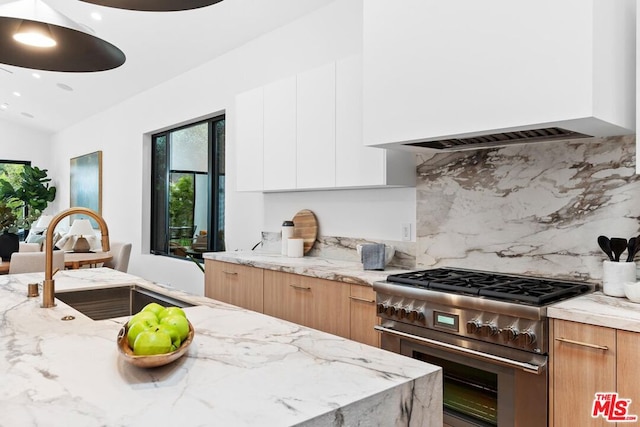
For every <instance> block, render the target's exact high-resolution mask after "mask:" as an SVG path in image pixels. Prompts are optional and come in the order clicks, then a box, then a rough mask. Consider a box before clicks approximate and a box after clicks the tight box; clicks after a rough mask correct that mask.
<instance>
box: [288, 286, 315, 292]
mask: <svg viewBox="0 0 640 427" xmlns="http://www.w3.org/2000/svg"><path fill="white" fill-rule="evenodd" d="M289 286H291V287H292V288H293V289H299V290H301V291H310V290H311V288H309V287H306V286H298V285H289Z"/></svg>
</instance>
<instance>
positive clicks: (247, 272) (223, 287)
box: [204, 259, 264, 313]
mask: <svg viewBox="0 0 640 427" xmlns="http://www.w3.org/2000/svg"><path fill="white" fill-rule="evenodd" d="M204 295H205V296H206V297H209V298H213V299H216V300H218V301H222V302H226V303H229V304H233V305H237V306H238V307H242V308H246V309H248V310H253V311H258V312H260V313H262V312H263V310H264V303H263V301H264V297H263V295H264V291H263V279H262V269H261V268H255V267H248V266H245V265H240V264H232V263H228V262H221V261H214V260H210V259H207V260H205V287H204Z"/></svg>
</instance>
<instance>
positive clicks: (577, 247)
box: [416, 136, 640, 282]
mask: <svg viewBox="0 0 640 427" xmlns="http://www.w3.org/2000/svg"><path fill="white" fill-rule="evenodd" d="M634 153H635V136H624V137H611V138H589V139H588V140H578V141H562V142H552V143H536V144H527V145H520V146H511V147H505V148H494V149H488V150H476V151H463V152H453V153H437V154H427V153H421V154H419V155H418V168H417V171H418V184H417V195H416V198H417V221H418V223H417V227H416V228H417V242H416V243H417V249H416V263H417V266H418V267H421V268H422V267H424V268H432V267H441V266H451V267H464V268H472V269H480V270H491V271H497V272H505V273H517V274H532V275H543V276H549V277H559V278H568V279H580V280H587V281H594V282H599V281H600V279H601V277H602V261H603V260H604V259H605V256H604V254H603V253H602V252H601V251H600V249H599V247H598V245H597V237H598V236H599V235H605V236H608V237H624V238H628V237H630V236H634V235H635V236H637V235H638V232H639V222H638V219H639V215H640V197H638V195H639V194H640V177H638V176H637V175H636V174H635V154H634Z"/></svg>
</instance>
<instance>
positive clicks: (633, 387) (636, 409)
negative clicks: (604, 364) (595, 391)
mask: <svg viewBox="0 0 640 427" xmlns="http://www.w3.org/2000/svg"><path fill="white" fill-rule="evenodd" d="M617 339H618V349H617V350H618V351H617V353H618V360H617V361H618V364H617V367H616V369H617V371H618V394H619V396H620V397H621V398H624V399H631V406H630V413H631V414H633V415H638V416H640V333H638V332H629V331H617ZM625 424H626V423H625ZM618 425H624V424H618Z"/></svg>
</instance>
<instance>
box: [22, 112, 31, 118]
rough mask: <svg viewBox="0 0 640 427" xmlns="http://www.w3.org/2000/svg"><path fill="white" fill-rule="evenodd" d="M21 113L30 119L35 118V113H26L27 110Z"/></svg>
mask: <svg viewBox="0 0 640 427" xmlns="http://www.w3.org/2000/svg"><path fill="white" fill-rule="evenodd" d="M20 114H22V115H23V116H25V117H29V118H30V119H33V114H29V113H25V112H22V113H20Z"/></svg>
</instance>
